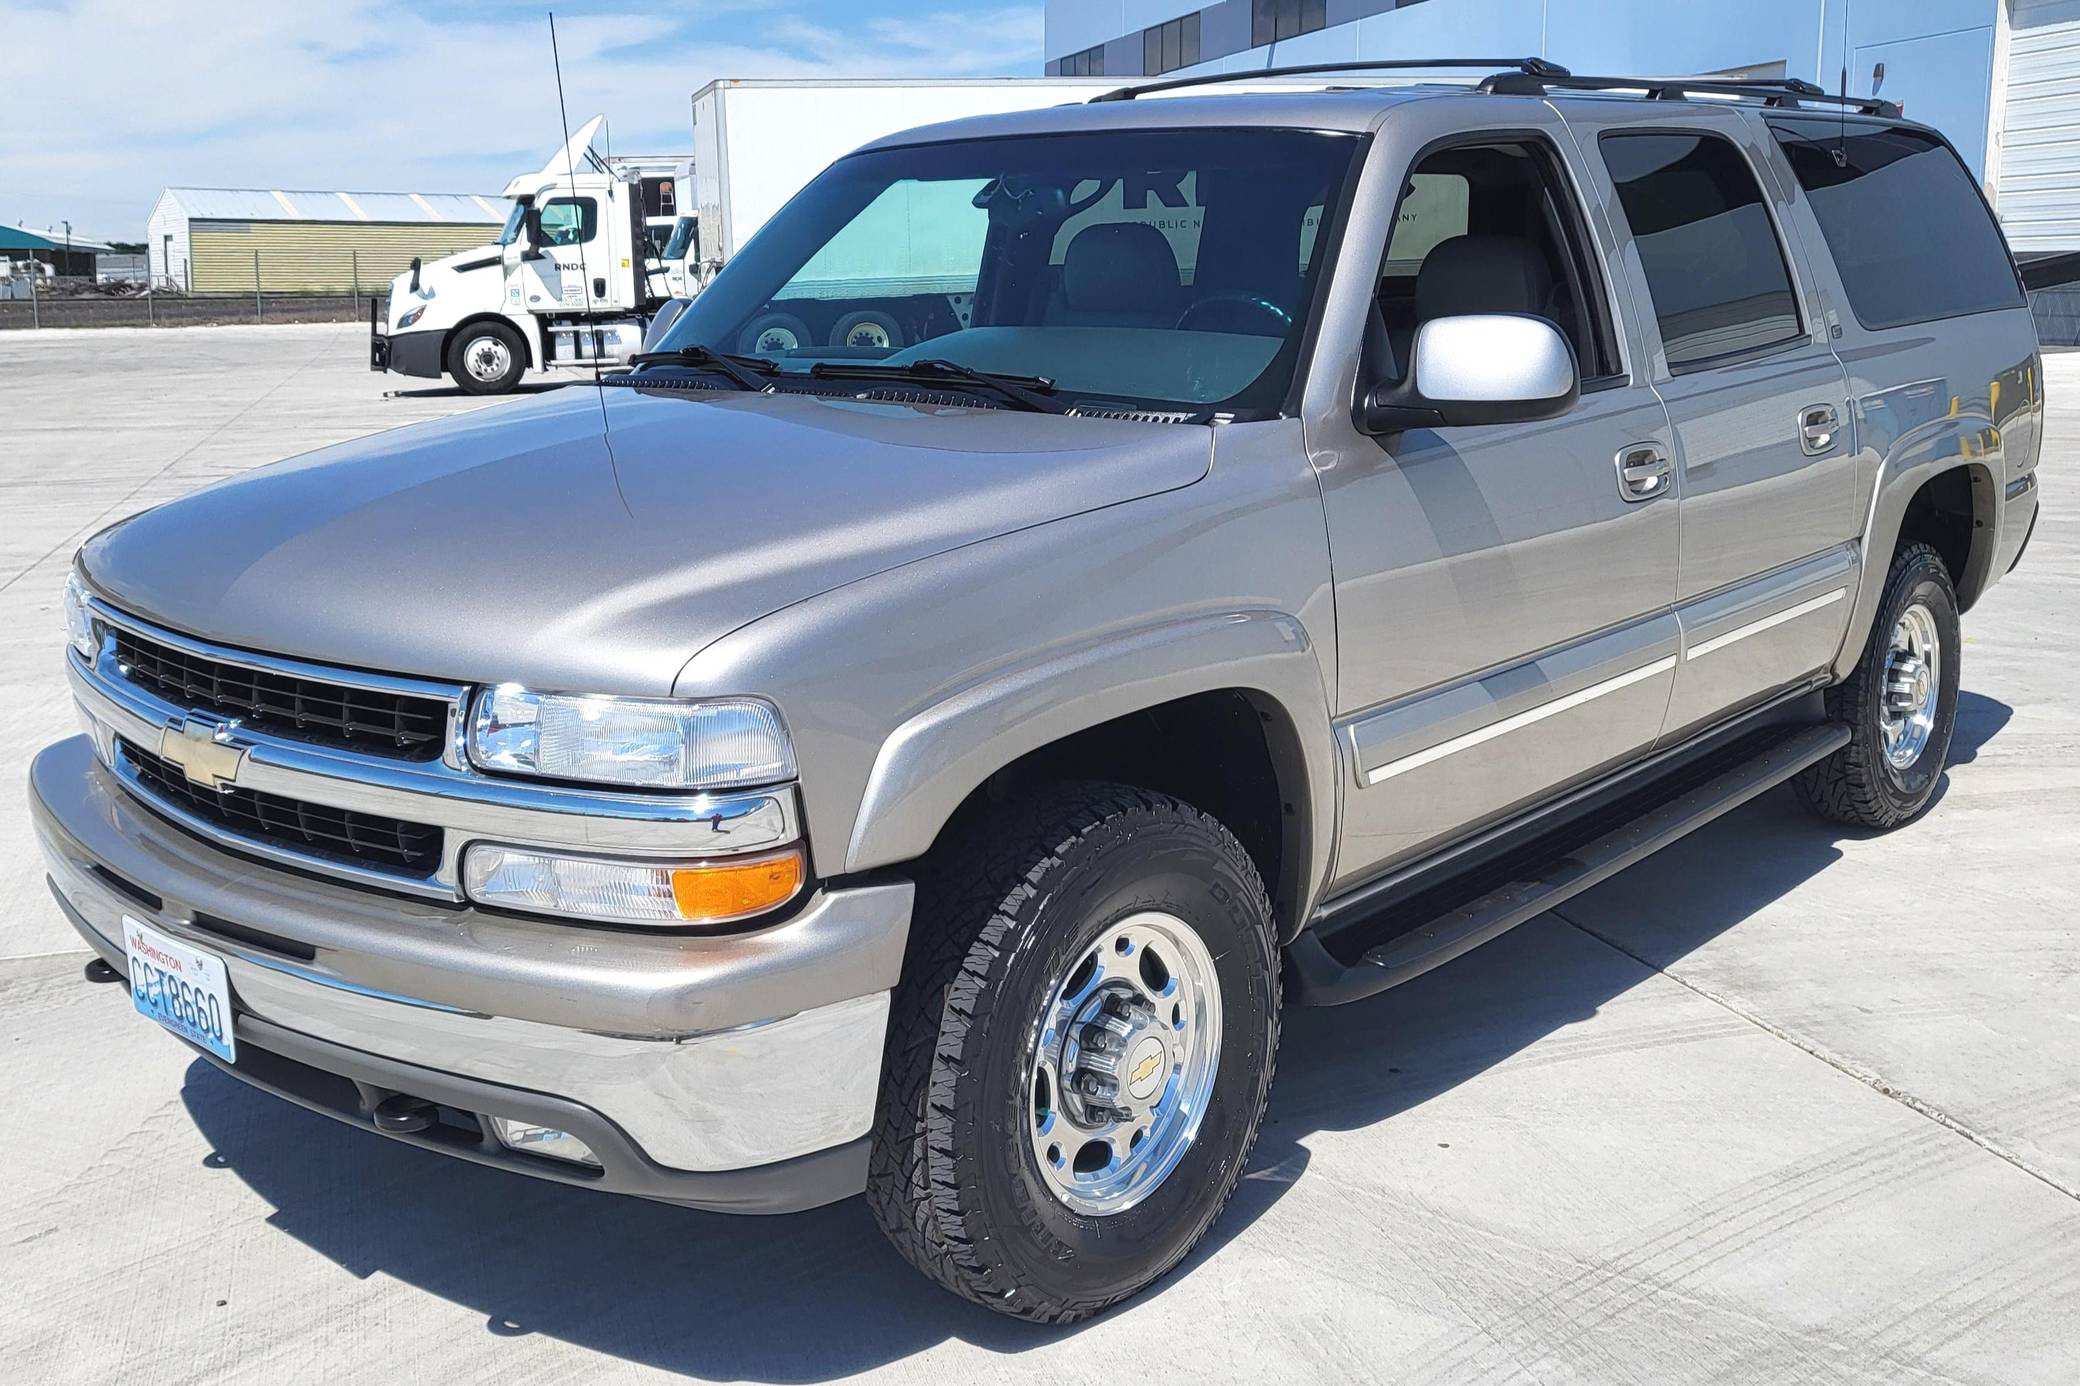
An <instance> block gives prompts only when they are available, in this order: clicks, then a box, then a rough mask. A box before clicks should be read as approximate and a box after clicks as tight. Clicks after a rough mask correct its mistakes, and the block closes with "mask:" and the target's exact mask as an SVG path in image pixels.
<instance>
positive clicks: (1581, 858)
mask: <svg viewBox="0 0 2080 1386" xmlns="http://www.w3.org/2000/svg"><path fill="white" fill-rule="evenodd" d="M1848 742H1849V728H1848V727H1846V726H1844V725H1842V724H1840V723H1828V724H1826V725H1823V726H1792V727H1781V726H1780V727H1771V728H1767V729H1765V730H1762V731H1758V732H1755V733H1753V734H1752V735H1750V736H1747V737H1744V738H1742V739H1741V740H1740V741H1737V742H1735V743H1734V744H1733V745H1731V746H1728V747H1727V748H1725V750H1723V751H1721V752H1719V753H1717V754H1714V755H1712V756H1709V757H1707V758H1706V759H1705V760H1704V761H1703V762H1701V763H1699V764H1697V765H1694V766H1690V767H1686V769H1685V771H1684V772H1681V773H1678V774H1676V775H1673V776H1671V777H1670V779H1668V780H1666V781H1664V782H1662V783H1660V784H1656V785H1650V786H1648V787H1647V788H1645V789H1643V790H1641V791H1639V792H1638V793H1636V794H1633V795H1630V796H1628V797H1626V798H1625V799H1623V800H1621V801H1619V802H1618V803H1617V804H1615V805H1612V806H1611V808H1610V809H1609V810H1608V811H1606V812H1605V813H1602V814H1599V815H1597V816H1596V817H1595V818H1594V819H1593V820H1591V821H1589V822H1588V823H1586V824H1584V823H1576V824H1572V825H1570V826H1569V827H1568V828H1564V829H1561V830H1559V831H1558V832H1556V833H1554V834H1552V835H1551V836H1550V837H1549V838H1547V839H1544V840H1542V841H1535V842H1533V843H1530V844H1528V845H1527V846H1526V847H1525V848H1524V849H1522V850H1520V851H1516V852H1512V853H1511V854H1510V855H1509V857H1507V858H1506V859H1504V860H1503V861H1502V862H1501V863H1499V865H1500V866H1501V867H1502V868H1503V869H1502V871H1501V873H1500V878H1499V881H1498V874H1497V872H1496V871H1495V870H1492V869H1490V870H1484V871H1476V872H1473V873H1471V874H1470V876H1469V877H1468V878H1466V879H1462V880H1460V881H1456V882H1446V883H1445V884H1443V885H1440V886H1435V887H1431V888H1427V889H1424V890H1422V891H1421V892H1420V893H1418V894H1416V895H1412V896H1411V897H1409V899H1408V900H1407V901H1405V902H1403V903H1402V904H1401V905H1397V906H1389V907H1388V908H1387V909H1385V910H1383V911H1382V912H1381V916H1380V917H1379V918H1378V919H1377V920H1367V921H1364V922H1361V923H1358V924H1355V925H1353V926H1352V927H1351V928H1350V929H1348V930H1344V931H1340V933H1339V935H1338V937H1337V939H1336V941H1337V942H1342V940H1343V939H1344V938H1346V937H1348V936H1350V935H1354V934H1355V935H1373V936H1378V935H1380V934H1390V935H1391V937H1387V938H1385V940H1384V941H1383V942H1380V943H1377V944H1375V945H1373V946H1371V947H1368V948H1364V949H1363V951H1362V953H1359V954H1358V955H1357V957H1356V960H1355V961H1350V962H1346V961H1344V960H1343V959H1342V958H1339V957H1338V956H1337V953H1336V952H1331V951H1330V947H1329V945H1328V944H1327V943H1325V942H1324V940H1323V939H1322V938H1321V937H1320V936H1319V935H1318V934H1317V933H1316V932H1315V931H1313V930H1309V931H1308V932H1306V933H1303V934H1301V935H1300V937H1299V938H1297V939H1295V940H1294V941H1293V944H1292V946H1291V947H1290V948H1288V949H1287V950H1286V994H1287V996H1288V998H1289V999H1291V1000H1293V1001H1295V1002H1298V1003H1299V1004H1300V1005H1303V1006H1338V1005H1342V1004H1343V1003H1344V1002H1347V1001H1359V1000H1363V999H1364V998H1365V997H1368V996H1373V995H1376V994H1377V993H1379V992H1382V991H1385V990H1387V989H1388V988H1389V987H1395V986H1399V985H1400V984H1401V983H1403V982H1406V981H1409V980H1410V979H1412V978H1415V977H1419V976H1421V975H1422V974H1423V973H1425V972H1428V971H1429V970H1430V969H1431V968H1433V967H1437V966H1439V965H1441V964H1443V963H1447V962H1450V961H1451V960H1452V959H1453V958H1456V957H1458V956H1459V955H1460V954H1461V953H1464V952H1466V951H1468V950H1469V949H1472V948H1476V947H1478V946H1479V945H1481V944H1483V943H1486V942H1487V941H1488V940H1489V939H1492V938H1494V937H1495V936H1496V935H1498V934H1501V933H1505V932H1507V931H1508V930H1510V929H1513V928H1515V927H1516V926H1517V925H1519V924H1521V923H1523V922H1524V921H1525V920H1527V919H1531V918H1534V917H1536V916H1537V915H1540V914H1543V913H1544V912H1545V911H1547V910H1549V909H1551V908H1553V907H1554V906H1555V905H1558V904H1559V903H1561V902H1562V901H1563V900H1566V899H1568V898H1569V897H1571V896H1573V895H1576V894H1579V893H1580V892H1582V891H1584V890H1587V889H1588V888H1589V887H1591V886H1593V885H1595V884H1597V883H1598V882H1600V881H1603V880H1606V879H1608V878H1609V877H1611V876H1615V875H1616V874H1617V873H1618V872H1620V871H1623V870H1624V869H1625V868H1626V867H1628V866H1631V865H1632V864H1633V863H1635V862H1638V861H1641V860H1643V859H1644V858H1646V857H1650V856H1652V855H1653V854H1654V853H1655V852H1658V851H1660V850H1661V849H1662V848H1663V847H1666V846H1667V845H1668V844H1669V843H1671V842H1674V841H1675V840H1676V839H1677V838H1680V837H1682V836H1684V835H1685V834H1687V833H1691V832H1695V831H1696V830H1697V829H1699V828H1701V827H1703V826H1704V825H1705V824H1707V823H1709V822H1711V821H1712V820H1713V819H1715V818H1717V817H1719V816H1720V815H1721V814H1724V813H1727V812H1729V811H1731V810H1733V809H1736V808H1738V807H1740V806H1741V805H1742V804H1745V803H1746V802H1748V800H1750V799H1752V798H1754V797H1755V796H1756V795H1758V794H1761V793H1762V792H1763V791H1765V790H1768V789H1771V788H1774V787H1775V786H1777V785H1779V784H1782V783H1783V782H1784V781H1786V780H1788V779H1790V778H1791V777H1792V776H1793V775H1796V774H1797V773H1798V772H1799V771H1801V770H1803V769H1805V768H1806V767H1807V766H1808V765H1811V764H1813V763H1814V762H1815V761H1818V760H1822V759H1825V758H1826V757H1828V756H1830V755H1833V754H1834V753H1835V752H1836V751H1838V750H1840V749H1841V748H1842V747H1843V746H1845V745H1847V744H1848ZM1455 887H1456V889H1455ZM1411 910H1416V911H1420V916H1419V917H1418V918H1417V919H1415V920H1413V921H1412V920H1411V918H1410V911H1411ZM1410 923H1413V927H1405V926H1407V925H1409V924H1410ZM1362 942H1363V940H1362V937H1361V938H1360V946H1362ZM1354 951H1355V950H1354V949H1353V948H1352V947H1350V946H1348V945H1346V946H1344V947H1342V948H1340V949H1338V952H1341V953H1342V954H1343V957H1344V958H1348V957H1350V956H1352V954H1353V952H1354Z"/></svg>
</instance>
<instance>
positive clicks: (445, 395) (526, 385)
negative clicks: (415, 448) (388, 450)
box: [383, 380, 592, 400]
mask: <svg viewBox="0 0 2080 1386" xmlns="http://www.w3.org/2000/svg"><path fill="white" fill-rule="evenodd" d="M578 383H580V382H578V381H575V380H528V381H523V382H522V383H520V384H518V385H515V386H514V387H513V388H512V389H510V390H508V391H506V394H508V395H546V394H548V393H549V392H550V391H551V390H561V389H563V388H564V387H565V386H566V385H575V384H578ZM583 383H584V384H588V385H589V384H591V383H592V382H591V381H589V380H588V381H585V382H583ZM383 398H385V399H476V398H483V399H487V400H490V399H497V398H499V396H497V395H484V396H476V395H472V394H470V393H469V392H468V391H467V390H461V389H458V388H456V387H455V386H453V385H429V386H427V387H426V388H425V389H423V390H385V391H383Z"/></svg>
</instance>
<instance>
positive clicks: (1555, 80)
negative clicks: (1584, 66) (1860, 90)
mask: <svg viewBox="0 0 2080 1386" xmlns="http://www.w3.org/2000/svg"><path fill="white" fill-rule="evenodd" d="M1479 90H1481V91H1486V92H1495V93H1497V94H1500V95H1504V96H1544V95H1547V94H1548V93H1549V92H1551V91H1554V90H1560V91H1638V92H1642V93H1644V94H1645V96H1646V99H1647V100H1649V101H1683V100H1687V99H1688V98H1689V97H1691V96H1751V97H1760V98H1761V99H1762V102H1763V104H1764V105H1766V106H1797V105H1800V104H1803V103H1804V102H1807V101H1825V102H1828V103H1829V104H1831V105H1837V106H1848V107H1851V108H1853V109H1854V110H1855V111H1856V112H1857V113H1858V114H1860V115H1873V116H1883V117H1885V118H1886V119H1888V120H1897V119H1898V118H1899V116H1900V108H1899V107H1898V106H1897V105H1895V104H1894V103H1892V102H1890V101H1880V100H1879V99H1878V98H1877V97H1875V96H1837V95H1835V94H1833V93H1832V92H1829V91H1828V90H1826V89H1825V88H1824V87H1818V86H1815V85H1814V84H1813V83H1811V82H1808V81H1806V80H1805V79H1803V78H1800V77H1758V78H1738V79H1735V78H1726V77H1577V76H1575V75H1574V74H1573V73H1567V74H1564V75H1561V76H1557V77H1553V76H1546V75H1544V74H1542V73H1534V72H1498V73H1496V74H1495V75H1494V76H1492V77H1489V78H1488V79H1486V80H1485V81H1483V82H1482V83H1481V84H1480V86H1479Z"/></svg>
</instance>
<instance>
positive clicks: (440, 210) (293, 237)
mask: <svg viewBox="0 0 2080 1386" xmlns="http://www.w3.org/2000/svg"><path fill="white" fill-rule="evenodd" d="M507 210H508V207H507V204H506V203H505V202H504V200H503V199H501V198H497V197H490V196H482V197H480V196H477V195H476V194H473V193H354V192H302V191H281V190H272V189H265V188H168V189H166V190H165V191H164V192H163V193H161V194H160V195H159V202H158V205H157V206H156V207H154V208H153V209H152V218H151V223H150V226H149V228H148V231H147V235H146V249H147V253H148V254H149V256H150V260H151V273H152V282H153V283H154V284H156V285H158V286H159V287H161V288H164V289H175V290H181V291H184V292H187V293H194V294H250V293H252V292H254V291H255V290H256V289H258V290H259V291H261V292H264V293H290V294H297V293H302V294H346V293H374V292H379V291H381V290H382V289H383V288H384V287H385V286H387V285H388V284H389V282H390V280H391V279H392V278H393V277H394V276H396V275H398V274H401V273H403V272H404V271H405V269H407V268H408V267H409V266H410V265H411V262H412V259H413V257H414V256H417V257H419V258H420V259H424V260H435V259H439V258H440V257H441V256H443V255H452V254H454V253H455V252H456V251H458V250H468V249H470V248H472V247H474V246H480V245H484V244H487V243H488V242H490V241H493V240H496V239H497V237H498V231H499V227H500V226H501V225H502V224H503V223H504V221H505V217H506V212H507Z"/></svg>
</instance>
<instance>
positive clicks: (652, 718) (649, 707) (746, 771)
mask: <svg viewBox="0 0 2080 1386" xmlns="http://www.w3.org/2000/svg"><path fill="white" fill-rule="evenodd" d="M469 755H470V760H471V761H472V762H474V763H475V764H476V765H478V766H479V767H480V768H482V769H485V770H503V771H507V772H509V773H511V774H515V775H538V776H541V777H542V778H544V779H554V780H583V781H587V782H591V783H597V784H619V785H637V786H641V787H643V788H648V789H740V788H743V787H745V786H748V785H760V784H775V783H777V782H779V781H781V780H791V779H793V778H794V749H793V747H792V746H791V745H790V744H789V742H788V739H787V729H786V728H785V727H783V726H782V725H781V724H780V714H779V712H778V711H777V710H775V709H774V707H773V706H772V705H771V704H770V703H764V702H760V701H758V700H757V699H755V698H728V699H721V700H717V701H714V702H701V703H692V702H681V701H679V700H677V699H673V698H614V697H606V696H601V695H587V694H574V693H536V692H532V691H531V690H529V689H525V688H522V687H520V686H519V685H517V684H503V685H501V686H499V687H497V688H487V689H485V690H484V691H483V692H481V693H479V694H478V695H477V705H476V714H475V716H473V717H472V718H471V719H470V734H469Z"/></svg>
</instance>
